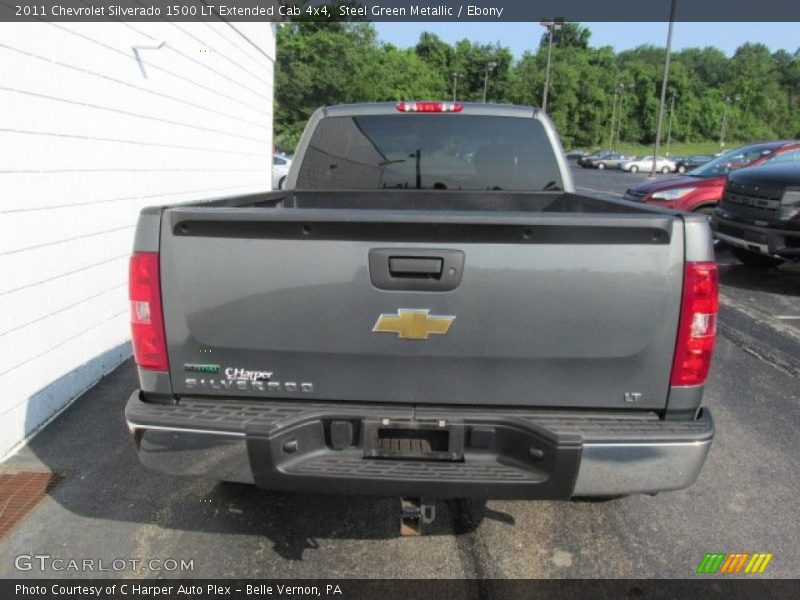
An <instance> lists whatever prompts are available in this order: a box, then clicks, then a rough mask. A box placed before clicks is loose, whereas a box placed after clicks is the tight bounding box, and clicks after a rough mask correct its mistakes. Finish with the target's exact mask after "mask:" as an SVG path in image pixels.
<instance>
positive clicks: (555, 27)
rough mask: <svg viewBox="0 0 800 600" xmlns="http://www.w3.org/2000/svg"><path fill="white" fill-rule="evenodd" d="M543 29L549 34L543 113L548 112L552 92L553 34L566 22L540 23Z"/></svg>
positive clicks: (560, 20) (557, 20)
mask: <svg viewBox="0 0 800 600" xmlns="http://www.w3.org/2000/svg"><path fill="white" fill-rule="evenodd" d="M539 24H540V25H541V26H542V27H545V28H546V29H547V32H548V36H549V39H548V42H547V68H546V69H545V75H544V93H543V94H542V112H545V113H546V112H547V93H548V91H549V90H550V60H551V58H552V55H553V32H554V31H558V30H559V29H561V27H563V25H564V20H563V19H555V20H553V21H541V22H540V23H539Z"/></svg>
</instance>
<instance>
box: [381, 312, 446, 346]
mask: <svg viewBox="0 0 800 600" xmlns="http://www.w3.org/2000/svg"><path fill="white" fill-rule="evenodd" d="M429 312H430V310H411V309H407V308H401V309H400V310H399V311H398V312H397V314H396V315H392V314H382V315H381V316H380V317H378V320H377V321H375V327H373V328H372V331H377V332H379V333H396V334H397V337H400V338H402V339H404V340H427V339H428V336H429V335H430V334H432V333H436V334H439V335H444V334H445V333H447V330H448V329H450V325H452V324H453V321H454V320H455V317H448V316H444V315H430V314H428V313H429Z"/></svg>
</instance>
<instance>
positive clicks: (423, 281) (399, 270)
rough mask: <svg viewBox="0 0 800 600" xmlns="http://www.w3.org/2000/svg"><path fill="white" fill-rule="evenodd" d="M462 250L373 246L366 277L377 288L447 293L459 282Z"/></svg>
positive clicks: (462, 257)
mask: <svg viewBox="0 0 800 600" xmlns="http://www.w3.org/2000/svg"><path fill="white" fill-rule="evenodd" d="M463 273H464V252H463V251H461V250H446V249H443V248H397V247H395V248H372V249H371V250H370V251H369V278H370V281H372V285H374V286H375V287H376V288H378V289H379V290H401V291H406V292H450V291H452V290H454V289H456V288H457V287H458V286H459V285H460V284H461V276H462V274H463Z"/></svg>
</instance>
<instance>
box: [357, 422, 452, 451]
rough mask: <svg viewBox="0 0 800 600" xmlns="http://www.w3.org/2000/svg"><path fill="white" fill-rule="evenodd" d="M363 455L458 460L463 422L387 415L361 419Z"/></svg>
mask: <svg viewBox="0 0 800 600" xmlns="http://www.w3.org/2000/svg"><path fill="white" fill-rule="evenodd" d="M364 457H365V458H396V459H415V460H449V461H456V460H462V459H463V458H464V426H463V425H461V424H458V423H453V424H449V423H441V422H420V421H390V420H388V419H384V420H380V421H369V420H368V421H364Z"/></svg>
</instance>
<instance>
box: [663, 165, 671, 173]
mask: <svg viewBox="0 0 800 600" xmlns="http://www.w3.org/2000/svg"><path fill="white" fill-rule="evenodd" d="M669 171H670V169H669V167H666V166H664V167H661V172H662V173H664V175H666V174H667V173H669Z"/></svg>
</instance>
